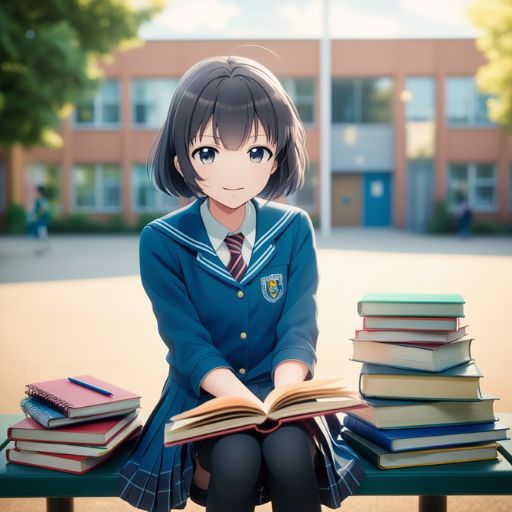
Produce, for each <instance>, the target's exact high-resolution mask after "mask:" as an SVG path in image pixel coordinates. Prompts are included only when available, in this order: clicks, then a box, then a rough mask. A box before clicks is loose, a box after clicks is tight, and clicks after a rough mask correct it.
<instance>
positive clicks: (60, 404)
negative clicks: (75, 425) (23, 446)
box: [25, 384, 72, 416]
mask: <svg viewBox="0 0 512 512" xmlns="http://www.w3.org/2000/svg"><path fill="white" fill-rule="evenodd" d="M26 388H27V390H26V391H25V393H26V394H27V395H28V396H31V397H32V398H35V399H37V400H40V401H41V402H43V403H45V404H48V405H49V406H50V407H53V408H55V409H57V410H59V411H61V412H62V413H63V414H65V415H66V416H67V415H68V409H69V408H70V407H72V405H71V404H70V403H69V402H67V401H66V400H63V399H62V398H59V397H58V396H55V395H52V394H51V393H48V392H47V391H44V390H42V389H40V388H38V387H37V386H34V385H32V384H28V385H27V386H26Z"/></svg>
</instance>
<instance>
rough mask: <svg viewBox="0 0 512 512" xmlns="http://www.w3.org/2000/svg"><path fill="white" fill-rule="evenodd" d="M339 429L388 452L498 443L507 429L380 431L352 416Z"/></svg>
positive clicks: (481, 425)
mask: <svg viewBox="0 0 512 512" xmlns="http://www.w3.org/2000/svg"><path fill="white" fill-rule="evenodd" d="M343 425H344V426H345V427H346V428H348V429H350V430H352V432H355V433H356V434H358V435H360V436H362V437H365V438H366V439H369V440H370V441H373V442H374V443H375V444H378V445H379V446H382V447H383V448H385V449H386V450H388V451H390V452H400V451H405V450H421V449H427V448H440V447H446V446H460V445H465V444H477V443H490V442H493V441H501V440H503V439H507V430H508V428H509V427H507V426H505V425H501V424H499V423H495V422H487V423H472V424H469V425H455V426H449V427H447V426H443V427H440V426H432V427H427V428H402V429H387V430H380V429H378V428H375V427H373V426H372V425H369V424H368V423H365V422H364V421H361V420H359V419H357V418H355V417H353V416H345V418H344V419H343Z"/></svg>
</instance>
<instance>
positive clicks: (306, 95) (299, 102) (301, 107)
mask: <svg viewBox="0 0 512 512" xmlns="http://www.w3.org/2000/svg"><path fill="white" fill-rule="evenodd" d="M281 83H282V84H283V88H284V90H285V91H286V92H287V93H288V96H290V98H291V99H292V101H293V104H294V105H295V107H296V108H297V112H298V113H299V116H300V119H301V121H302V122H303V123H304V125H306V126H307V125H310V126H311V125H313V124H315V80H314V78H284V79H282V80H281Z"/></svg>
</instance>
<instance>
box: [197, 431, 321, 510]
mask: <svg viewBox="0 0 512 512" xmlns="http://www.w3.org/2000/svg"><path fill="white" fill-rule="evenodd" d="M313 448H314V445H313V441H312V439H311V437H310V436H309V434H308V433H307V432H306V431H304V430H303V429H302V428H301V427H299V426H297V425H294V424H287V425H283V426H282V427H280V428H278V429H277V430H275V431H274V432H271V433H270V434H266V435H262V434H258V433H257V432H256V431H252V430H251V431H246V432H237V433H234V434H228V435H226V436H222V437H216V438H211V439H207V440H206V441H204V442H203V443H202V444H201V446H200V447H199V451H198V460H199V464H200V465H201V466H202V467H203V468H204V469H206V470H207V471H209V472H210V473H211V477H210V483H209V486H208V498H207V504H206V512H253V511H254V508H255V506H256V500H257V489H258V483H259V481H260V477H261V476H263V478H265V482H266V484H267V485H268V487H269V490H270V498H271V500H272V510H273V512H320V510H321V507H320V497H319V493H318V487H317V480H316V473H315V464H314V457H313V453H314V449H313ZM262 470H263V471H262Z"/></svg>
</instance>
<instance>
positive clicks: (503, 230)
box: [471, 220, 512, 235]
mask: <svg viewBox="0 0 512 512" xmlns="http://www.w3.org/2000/svg"><path fill="white" fill-rule="evenodd" d="M471 232H472V233H476V234H483V235H512V224H503V223H501V222H495V221H482V220H479V221H474V222H472V223H471Z"/></svg>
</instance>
